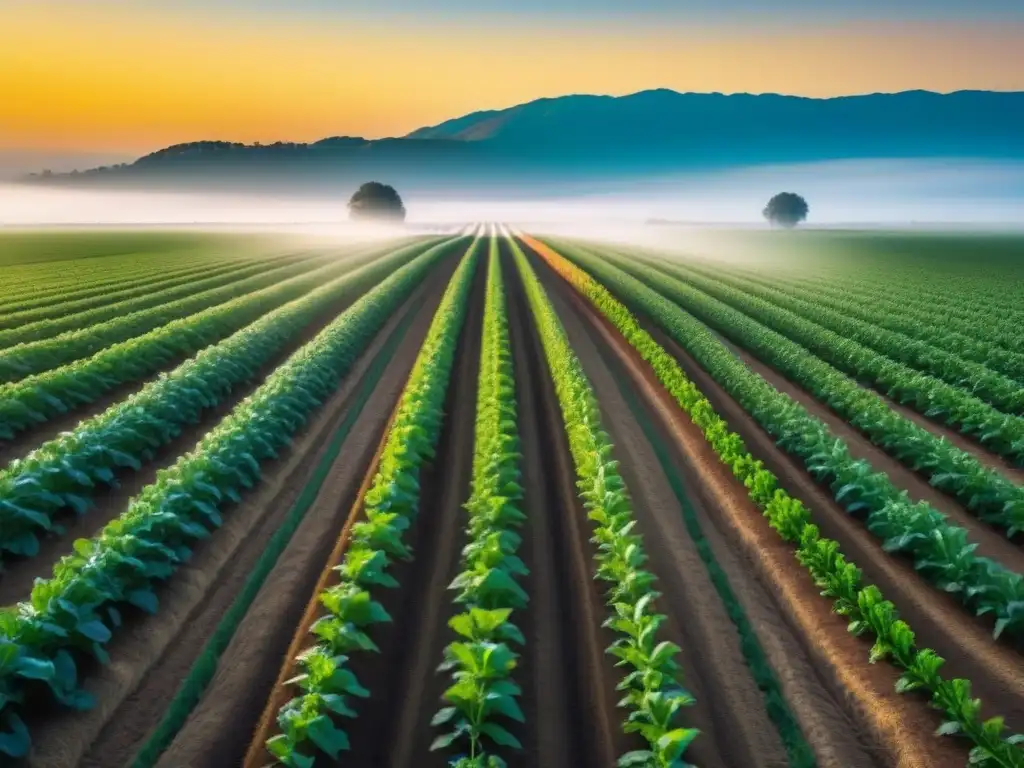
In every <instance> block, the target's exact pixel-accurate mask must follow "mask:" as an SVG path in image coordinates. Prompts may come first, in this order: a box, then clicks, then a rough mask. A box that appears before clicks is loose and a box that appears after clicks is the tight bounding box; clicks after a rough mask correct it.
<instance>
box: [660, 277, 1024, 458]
mask: <svg viewBox="0 0 1024 768" xmlns="http://www.w3.org/2000/svg"><path fill="white" fill-rule="evenodd" d="M656 268H657V270H658V271H659V272H661V273H663V274H665V275H669V276H671V277H676V278H678V280H675V281H673V282H674V283H675V284H677V285H678V284H679V283H680V282H683V281H685V283H687V284H689V285H688V286H686V288H681V289H680V294H682V292H684V291H686V290H688V292H689V295H690V296H691V297H692V298H690V299H688V300H687V306H691V305H693V306H694V307H695V309H696V307H698V306H702V305H703V306H702V308H706V307H711V306H713V305H712V304H711V302H709V301H708V297H709V296H710V297H714V298H716V299H718V300H720V301H721V302H723V303H725V304H727V305H729V306H732V307H734V308H735V309H738V310H739V311H740V312H742V313H743V314H746V315H748V316H749V317H752V318H754V319H755V320H758V321H759V322H762V323H764V324H765V325H768V326H769V327H771V328H773V329H775V330H776V331H777V332H780V333H782V334H784V335H785V336H787V337H789V338H790V339H791V340H793V341H795V342H797V343H798V344H800V345H801V346H803V347H805V348H806V349H808V350H810V351H811V352H813V353H814V354H816V355H817V356H818V357H820V358H821V359H823V360H825V361H826V362H829V363H831V364H832V365H834V366H836V367H837V368H839V369H840V370H842V371H844V372H846V373H847V374H849V375H850V376H853V377H854V378H856V379H858V380H861V381H867V382H870V383H871V384H873V385H875V386H877V387H879V388H880V389H881V390H882V391H883V392H884V393H885V394H886V395H888V396H889V397H891V398H892V399H893V400H895V401H897V402H899V403H902V404H904V405H907V406H909V407H911V408H913V409H914V410H915V411H918V412H919V413H921V414H923V415H924V416H927V417H929V418H934V419H937V420H940V421H942V422H944V423H946V424H948V425H949V426H951V427H953V428H955V429H957V430H958V431H960V432H961V433H963V434H965V435H970V436H972V437H974V438H976V439H977V440H978V442H980V443H981V444H982V445H985V446H988V447H989V448H990V449H991V450H992V451H994V452H995V453H998V454H999V455H1000V456H1003V457H1005V458H1007V459H1008V460H1010V461H1012V462H1013V463H1014V464H1016V465H1017V466H1024V418H1022V417H1020V416H1015V415H1012V414H1008V413H1003V412H1002V411H999V410H997V409H996V408H994V407H992V406H991V405H989V404H988V403H986V402H985V401H984V400H982V399H981V398H978V397H975V396H974V395H972V394H971V393H970V392H969V391H968V390H966V389H962V388H960V387H957V386H953V385H951V384H947V383H945V382H943V381H941V380H939V379H936V378H934V377H932V376H928V375H926V374H923V373H920V372H919V371H916V370H914V369H913V368H910V367H909V366H906V365H903V364H901V363H897V362H894V361H893V360H891V359H889V358H887V357H885V356H884V355H880V354H878V353H877V352H875V351H873V350H871V349H869V348H868V347H865V346H863V345H862V344H859V343H857V342H856V341H853V340H851V339H848V338H846V337H844V336H843V335H841V334H838V333H834V332H833V331H829V330H828V329H825V328H822V327H821V326H819V325H816V324H815V323H812V322H809V321H807V320H804V319H802V318H800V317H798V316H796V315H794V314H793V313H792V312H788V311H786V310H785V309H781V308H780V307H777V306H775V305H774V304H772V303H770V302H768V301H765V300H763V299H759V298H757V297H756V296H751V295H749V294H745V293H743V292H742V291H739V290H737V289H735V288H731V287H729V286H728V285H725V284H723V283H719V282H716V281H714V280H708V279H706V278H702V277H699V276H695V275H694V274H693V273H691V272H688V271H686V270H685V269H683V268H680V267H677V266H675V265H669V264H667V263H665V262H658V263H657V265H656ZM694 288H696V289H697V290H694ZM729 327H730V324H729V323H725V324H723V325H722V326H721V328H722V330H723V332H725V329H726V328H729Z"/></svg>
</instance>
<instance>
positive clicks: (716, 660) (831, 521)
mask: <svg viewBox="0 0 1024 768" xmlns="http://www.w3.org/2000/svg"><path fill="white" fill-rule="evenodd" d="M762 234H763V235H768V234H771V235H775V234H778V235H779V237H772V238H770V240H771V248H775V249H778V248H779V244H780V243H782V244H783V245H784V248H783V250H788V249H789V248H790V246H792V251H793V253H792V258H790V259H788V260H786V259H779V258H777V257H775V256H772V257H770V258H769V257H767V256H766V258H765V259H763V260H761V261H759V260H758V259H757V258H735V259H715V258H712V257H710V256H709V255H707V254H705V253H690V254H687V253H686V249H685V248H684V247H682V246H680V247H678V248H671V247H657V248H656V247H653V246H650V245H649V246H646V247H640V246H635V245H628V246H627V245H622V244H618V243H614V242H599V241H596V240H588V239H584V238H579V237H575V238H572V237H565V236H547V235H545V236H541V235H536V234H531V233H528V232H524V231H520V230H518V229H516V228H511V227H507V226H504V225H491V224H486V225H479V226H472V227H465V228H461V229H458V230H453V231H452V232H449V233H437V234H430V235H422V234H410V235H408V236H406V237H401V238H393V239H387V240H382V239H376V240H365V241H352V242H344V243H330V242H323V241H316V242H300V241H297V240H286V239H284V238H276V239H275V238H270V237H268V236H265V235H261V236H246V235H226V234H225V235H209V236H206V235H194V234H189V235H186V234H182V233H177V234H156V233H150V234H147V233H145V232H141V231H140V232H132V233H103V234H95V233H93V234H88V235H86V234H81V233H79V234H73V233H61V234H57V235H30V234H18V235H10V236H8V235H2V236H0V467H2V468H0V564H2V570H0V605H3V606H5V607H4V608H2V609H0V765H3V766H8V765H9V766H32V767H33V768H65V767H66V768H71V767H72V766H82V767H83V768H110V767H111V766H132V768H149V767H151V766H159V768H182V767H183V766H188V767H189V768H225V767H226V766H242V767H243V768H262V767H263V766H268V765H284V766H289V767H290V768H320V767H321V766H333V765H339V766H367V767H374V768H376V767H377V766H387V767H388V768H442V766H454V767H455V768H497V767H499V766H512V767H515V768H527V767H540V768H560V767H561V766H573V767H575V766H580V767H584V768H590V767H591V766H593V767H595V768H605V767H607V768H612V767H613V766H622V767H623V768H629V767H633V768H682V766H687V765H693V766H700V768H783V767H787V768H812V767H813V766H820V767H821V768H889V767H896V768H954V767H956V768H964V767H966V766H981V767H982V768H1024V548H1022V546H1021V545H1022V542H1024V336H1022V335H1021V332H1020V329H1021V328H1022V327H1024V242H1022V241H1020V240H1014V239H1007V238H1004V239H996V238H985V237H980V236H979V237H976V238H973V239H972V238H971V237H968V236H964V237H963V238H960V239H955V238H954V239H948V240H943V237H940V236H938V235H934V236H933V235H929V236H924V235H910V234H905V235H893V236H885V235H880V234H857V233H853V234H850V233H822V232H801V233H792V234H790V235H783V234H782V233H762ZM768 243H769V239H767V238H763V237H761V236H760V235H758V236H752V235H751V236H745V239H744V240H743V242H742V250H743V251H744V252H745V253H746V254H748V256H749V254H750V253H752V252H753V253H756V252H758V251H759V249H761V248H762V247H764V249H765V250H766V251H767V250H768V247H769V246H768ZM798 251H799V252H798Z"/></svg>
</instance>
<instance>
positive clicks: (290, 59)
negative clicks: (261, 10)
mask: <svg viewBox="0 0 1024 768" xmlns="http://www.w3.org/2000/svg"><path fill="white" fill-rule="evenodd" d="M82 5H83V6H84V5H85V4H84V3H83V4H82ZM3 33H4V34H3V40H2V42H0V147H12V148H19V149H33V148H40V149H41V148H54V149H61V148H65V149H94V150H135V151H146V150H149V149H153V148H157V147H161V146H164V145H167V144H172V143H177V142H181V141H190V140H195V139H201V138H202V139H205V138H211V139H231V140H237V141H247V142H251V141H275V140H294V141H309V140H315V139H318V138H322V137H324V136H329V135H337V134H349V135H363V136H371V137H373V136H383V135H402V134H404V133H407V132H408V131H410V130H413V129H415V128H417V127H420V126H422V125H428V124H433V123H436V122H440V121H442V120H445V119H447V118H450V117H456V116H458V115H461V114H464V113H466V112H471V111H476V110H479V109H488V108H501V107H505V106H511V105H513V104H516V103H520V102H523V101H529V100H531V99H534V98H538V97H540V96H556V95H562V94H566V93H584V92H586V93H611V94H624V93H630V92H633V91H637V90H642V89H645V88H654V87H667V88H674V89H676V90H681V91H687V90H692V91H723V92H735V91H751V92H765V91H771V92H780V93H793V94H802V95H809V96H831V95H837V94H843V93H863V92H870V91H879V90H885V91H896V90H905V89H911V88H928V89H932V90H941V91H948V90H957V89H961V88H987V89H1004V90H1011V89H1024V35H1022V32H1021V30H1020V29H1018V28H1015V27H1013V26H1012V25H1011V26H1009V27H1005V26H1004V27H997V26H992V27H980V26H979V27H966V28H965V27H963V26H957V27H952V26H950V27H943V26H940V25H933V26H921V25H915V26H914V27H912V28H910V27H904V28H900V27H897V26H877V27H872V28H868V27H850V26H847V27H846V28H845V29H844V30H839V29H822V30H813V31H812V30H807V29H801V30H799V31H777V30H776V31H758V30H754V29H751V30H745V31H731V32H730V31H723V30H721V29H719V30H710V29H701V28H692V29H675V30H671V31H665V30H662V31H651V30H641V29H638V28H632V29H627V30H625V31H616V30H614V29H610V28H604V29H601V28H590V29H587V30H582V29H577V30H572V29H543V28H537V29H529V30H526V29H520V28H512V27H502V26H490V27H486V28H468V27H456V28H452V29H450V30H445V29H442V28H440V27H433V28H424V29H417V28H415V27H414V26H412V25H408V26H402V27H389V26H384V25H382V24H379V23H378V24H370V23H368V22H359V23H356V24H352V25H348V26H341V25H340V24H336V23H334V24H320V25H318V24H316V23H314V22H313V21H312V20H309V19H306V20H304V21H302V22H291V23H290V24H276V23H275V24H272V23H269V22H268V21H267V20H266V19H263V20H258V21H253V22H249V23H248V24H244V25H240V24H238V23H228V22H227V20H226V19H225V20H217V19H216V18H214V17H209V16H205V15H200V14H195V15H194V16H193V17H190V16H188V15H184V14H183V13H168V12H162V13H156V12H148V13H145V12H141V11H131V10H122V11H120V12H115V11H113V10H111V9H109V8H107V9H106V10H95V9H93V10H87V9H85V8H83V7H82V6H66V5H62V6H61V7H60V11H59V13H57V12H55V11H54V8H53V6H47V5H46V4H45V3H43V4H41V5H35V4H31V5H30V4H25V5H18V6H17V7H16V8H15V9H12V10H9V11H5V12H4V19H3Z"/></svg>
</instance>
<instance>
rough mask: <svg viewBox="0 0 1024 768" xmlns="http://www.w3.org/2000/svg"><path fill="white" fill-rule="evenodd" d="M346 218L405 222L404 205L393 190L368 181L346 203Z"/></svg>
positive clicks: (376, 182)
mask: <svg viewBox="0 0 1024 768" xmlns="http://www.w3.org/2000/svg"><path fill="white" fill-rule="evenodd" d="M348 216H349V218H350V219H353V220H360V221H371V220H376V221H398V222H401V221H405V205H404V204H403V203H402V198H401V197H400V196H399V194H398V192H396V191H395V188H394V187H392V186H391V185H389V184H381V183H380V182H379V181H368V182H366V183H365V184H363V185H362V186H361V187H359V189H357V190H356V191H355V194H353V195H352V198H351V199H350V200H349V201H348Z"/></svg>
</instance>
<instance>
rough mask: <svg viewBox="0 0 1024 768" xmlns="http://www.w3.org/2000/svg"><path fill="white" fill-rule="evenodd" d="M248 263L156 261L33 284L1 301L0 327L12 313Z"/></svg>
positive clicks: (205, 257)
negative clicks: (85, 278)
mask: <svg viewBox="0 0 1024 768" xmlns="http://www.w3.org/2000/svg"><path fill="white" fill-rule="evenodd" d="M245 261H248V260H228V259H218V260H216V261H214V260H212V259H211V258H210V257H209V256H208V255H203V256H198V257H194V258H191V259H179V260H176V261H175V262H174V263H173V264H165V263H163V262H162V261H158V262H156V263H153V264H145V265H139V266H137V267H135V268H133V269H127V270H123V271H121V270H118V271H115V272H114V273H113V274H112V273H111V272H109V271H104V272H103V273H102V276H101V277H99V278H97V279H95V280H92V281H73V282H70V283H68V284H66V285H62V284H53V283H49V282H47V283H43V284H39V283H34V286H35V287H34V289H33V290H32V291H31V292H28V293H24V294H17V295H15V296H12V297H11V298H0V321H2V322H3V326H2V327H5V328H7V327H10V325H8V324H7V319H8V317H10V316H11V315H13V314H15V313H18V314H20V313H22V312H28V311H30V310H37V309H42V308H49V309H52V308H53V307H54V306H57V305H62V304H66V303H67V302H71V301H76V302H77V301H80V300H83V299H90V298H92V297H94V296H101V295H103V296H109V295H110V294H111V293H112V292H115V291H121V290H126V289H131V288H134V287H137V286H139V285H148V284H150V283H152V282H154V281H158V280H159V281H162V280H164V279H173V278H179V277H185V276H187V275H193V274H196V273H202V272H204V271H208V270H209V269H210V267H211V266H224V265H228V264H235V265H238V264H242V263H245Z"/></svg>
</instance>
